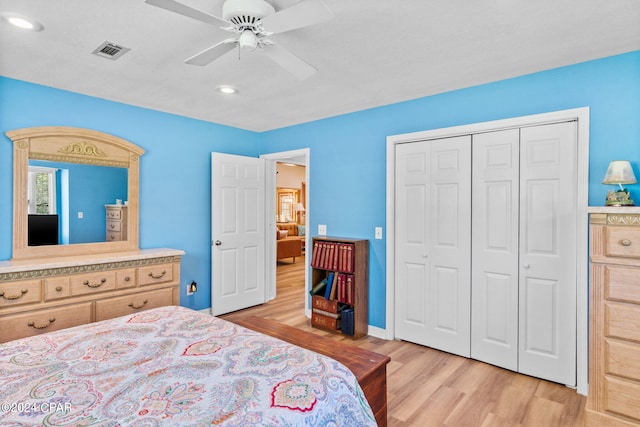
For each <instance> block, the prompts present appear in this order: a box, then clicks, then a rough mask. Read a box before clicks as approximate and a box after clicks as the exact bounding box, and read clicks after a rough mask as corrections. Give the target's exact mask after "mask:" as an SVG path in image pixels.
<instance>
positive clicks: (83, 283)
mask: <svg viewBox="0 0 640 427" xmlns="http://www.w3.org/2000/svg"><path fill="white" fill-rule="evenodd" d="M115 288H116V272H115V270H111V271H101V272H97V273H87V274H79V275H77V276H72V277H71V295H86V294H92V293H96V292H103V291H110V290H113V289H115Z"/></svg>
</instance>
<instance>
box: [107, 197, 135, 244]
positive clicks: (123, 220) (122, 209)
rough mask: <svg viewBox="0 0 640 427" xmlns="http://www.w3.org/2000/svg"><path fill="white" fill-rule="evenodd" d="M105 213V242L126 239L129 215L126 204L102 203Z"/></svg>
mask: <svg viewBox="0 0 640 427" xmlns="http://www.w3.org/2000/svg"><path fill="white" fill-rule="evenodd" d="M104 208H105V213H106V218H107V219H106V224H105V226H106V238H105V240H106V241H107V242H118V241H121V240H127V239H128V238H129V237H128V236H127V230H128V229H129V227H128V226H127V219H128V217H129V214H128V210H127V206H126V205H104Z"/></svg>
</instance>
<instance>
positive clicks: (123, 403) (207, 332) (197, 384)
mask: <svg viewBox="0 0 640 427" xmlns="http://www.w3.org/2000/svg"><path fill="white" fill-rule="evenodd" d="M4 425H20V426H36V425H38V426H39V425H49V426H60V425H65V426H71V425H92V426H126V425H136V426H157V425H172V426H176V425H189V426H197V425H227V426H267V425H269V426H303V425H310V426H311V425H312V426H325V425H328V426H375V425H376V421H375V419H374V415H373V412H372V410H371V407H370V406H369V404H368V402H367V400H366V398H365V396H364V393H363V391H362V388H361V387H360V385H359V384H358V381H357V379H356V378H355V376H354V375H353V373H352V372H351V371H350V370H349V369H347V368H346V367H345V366H344V365H343V364H342V363H340V362H338V361H336V360H334V359H332V358H329V357H326V356H323V355H321V354H318V353H315V352H312V351H309V350H306V349H304V348H301V347H299V346H295V345H292V344H290V343H287V342H285V341H282V340H280V339H277V338H274V337H271V336H268V335H265V334H262V333H259V332H257V331H254V330H250V329H247V328H244V327H242V326H239V325H237V324H234V323H231V322H228V321H225V320H222V319H219V318H216V317H212V316H209V315H207V314H203V313H200V312H197V311H194V310H191V309H188V308H184V307H177V306H169V307H161V308H157V309H151V310H147V311H144V312H140V313H138V314H133V315H128V316H123V317H119V318H115V319H110V320H105V321H102V322H96V323H90V324H87V325H83V326H79V327H75V328H69V329H64V330H60V331H55V332H51V333H48V334H43V335H39V336H35V337H31V338H24V339H20V340H15V341H11V342H8V343H5V344H2V345H0V426H4Z"/></svg>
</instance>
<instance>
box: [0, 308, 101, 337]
mask: <svg viewBox="0 0 640 427" xmlns="http://www.w3.org/2000/svg"><path fill="white" fill-rule="evenodd" d="M91 304H92V303H90V302H87V303H81V304H72V305H67V306H64V307H59V308H53V309H47V310H37V311H33V312H31V313H27V314H19V315H15V316H7V317H5V318H2V319H0V342H6V341H12V340H15V339H18V338H23V337H30V336H34V335H39V334H43V333H45V332H51V331H57V330H58V329H64V328H70V327H72V326H78V325H83V324H85V323H89V322H91Z"/></svg>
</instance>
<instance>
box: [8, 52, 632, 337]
mask: <svg viewBox="0 0 640 427" xmlns="http://www.w3.org/2000/svg"><path fill="white" fill-rule="evenodd" d="M399 78H402V77H401V76H399ZM372 90H375V89H373V88H372ZM578 107H590V109H591V129H590V134H591V145H590V178H589V184H590V188H589V201H590V204H593V205H602V204H603V200H604V198H605V195H606V192H607V190H608V189H609V187H608V186H604V185H602V184H600V181H601V180H602V177H603V176H604V173H605V171H606V168H607V165H608V163H609V161H610V160H614V159H629V160H631V161H632V165H633V167H634V169H635V171H636V174H638V175H639V176H638V178H640V52H633V53H629V54H625V55H619V56H615V57H610V58H605V59H601V60H597V61H590V62H586V63H583V64H577V65H573V66H569V67H563V68H559V69H555V70H550V71H545V72H541V73H536V74H532V75H527V76H523V77H518V78H514V79H509V80H503V81H500V82H496V83H491V84H486V85H482V86H476V87H472V88H468V89H461V90H458V91H453V92H448V93H444V94H441V95H436V96H430V97H425V98H420V99H416V100H413V101H408V102H403V103H399V104H394V105H388V106H384V107H380V108H375V109H370V110H366V111H361V112H357V113H353V114H347V115H342V116H337V117H333V118H329V119H325V120H319V121H315V122H311V123H306V124H301V125H298V126H292V127H289V128H284V129H279V130H274V131H270V132H264V133H262V134H257V133H253V132H248V131H243V130H239V129H234V128H230V127H225V126H221V125H217V124H213V123H207V122H202V121H198V120H193V119H188V118H184V117H180V116H175V115H170V114H164V113H160V112H156V111H151V110H146V109H142V108H137V107H132V106H128V105H124V104H118V103H114V102H109V101H105V100H101V99H96V98H91V97H86V96H82V95H77V94H73V93H69V92H65V91H60V90H56V89H51V88H46V87H43V86H38V85H33V84H29V83H24V82H20V81H16V80H11V79H6V78H0V132H2V138H3V139H5V140H6V141H5V142H6V143H0V159H3V160H2V162H3V164H4V165H5V166H6V167H3V168H0V259H8V258H10V256H11V237H10V236H11V224H12V218H11V203H12V199H11V194H12V182H11V180H12V178H11V177H12V173H11V168H10V167H8V166H7V165H9V164H10V163H9V160H7V159H11V156H12V154H11V148H12V147H11V144H10V143H9V140H8V139H7V138H6V137H5V136H4V132H5V131H7V130H10V129H17V128H22V127H31V126H47V125H60V126H77V127H85V128H89V129H96V130H100V131H103V132H107V133H111V134H114V135H116V136H119V137H122V138H125V139H127V140H130V141H131V142H133V143H135V144H137V145H140V146H141V147H143V148H144V149H145V150H146V151H147V152H146V154H145V156H144V157H143V161H142V170H141V177H142V182H141V212H140V244H141V247H142V248H149V247H174V248H179V249H184V250H185V251H186V253H187V254H186V256H185V257H184V259H183V263H182V282H183V284H184V283H188V282H190V281H191V280H196V281H197V282H198V283H200V284H201V286H199V288H198V292H197V293H196V294H195V295H194V296H192V297H186V295H185V286H183V287H182V292H183V295H182V296H181V298H182V301H183V305H186V306H189V307H191V308H195V309H201V308H206V307H209V306H210V302H209V301H210V293H209V289H208V288H209V284H210V276H211V275H210V270H211V269H210V246H209V245H210V234H211V224H210V214H211V209H210V168H211V166H210V154H209V153H210V152H211V151H221V152H227V153H231V154H242V155H248V156H257V155H259V154H261V153H272V152H278V151H285V150H292V149H298V148H306V147H310V148H311V169H310V172H311V182H310V185H311V204H310V209H311V210H312V213H311V221H312V223H311V224H309V227H308V229H309V231H308V233H309V234H311V235H315V234H316V232H317V226H318V224H326V225H327V226H328V234H330V235H336V236H351V237H359V238H367V239H370V240H371V259H370V315H369V316H370V317H369V323H370V324H371V325H373V326H377V327H380V328H384V327H385V286H386V284H385V274H386V269H385V263H386V253H385V245H386V241H385V240H384V239H383V240H375V239H374V235H373V234H374V227H376V226H384V225H385V221H386V215H385V210H386V206H385V204H386V192H385V174H386V158H385V155H386V154H385V150H386V137H387V136H388V135H395V134H399V133H406V132H415V131H422V130H428V129H436V128H442V127H449V126H456V125H462V124H469V123H476V122H482V121H488V120H497V119H504V118H509V117H517V116H524V115H530V114H538V113H544V112H549V111H557V110H565V109H570V108H578ZM628 188H629V189H630V190H631V191H632V196H633V197H634V198H635V199H636V200H637V201H639V202H640V186H638V185H633V186H628ZM202 285H204V286H202Z"/></svg>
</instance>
